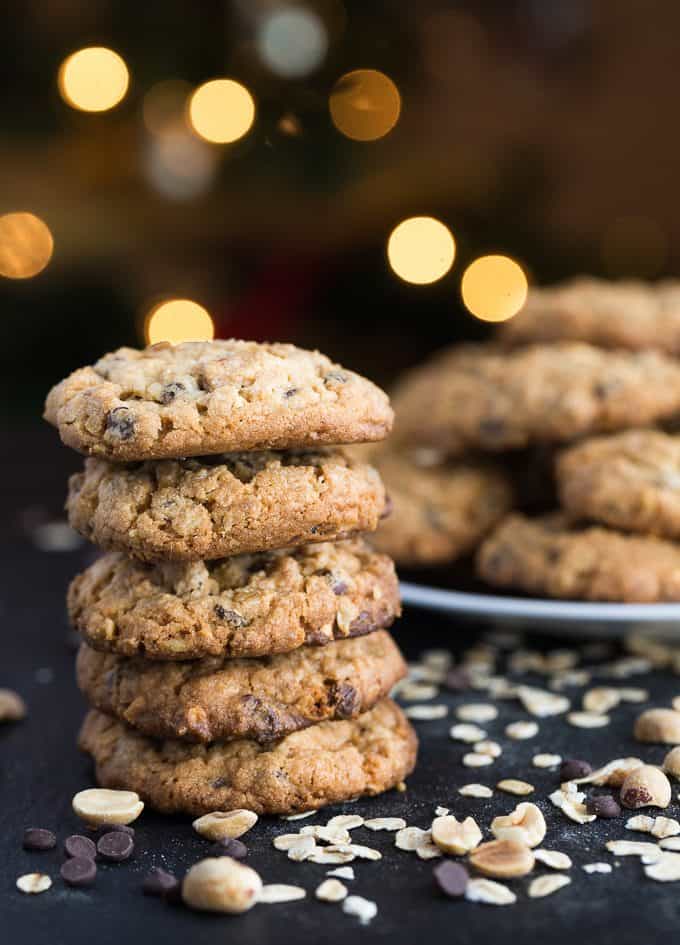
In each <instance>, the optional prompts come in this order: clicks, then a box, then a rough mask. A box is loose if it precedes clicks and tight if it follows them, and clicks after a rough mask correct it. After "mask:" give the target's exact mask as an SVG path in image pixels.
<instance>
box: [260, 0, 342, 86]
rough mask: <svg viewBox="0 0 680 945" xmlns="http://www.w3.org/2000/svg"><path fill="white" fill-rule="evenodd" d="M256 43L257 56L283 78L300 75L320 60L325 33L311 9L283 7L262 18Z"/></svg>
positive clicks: (306, 72) (292, 77) (324, 53)
mask: <svg viewBox="0 0 680 945" xmlns="http://www.w3.org/2000/svg"><path fill="white" fill-rule="evenodd" d="M256 44H257V51H258V54H259V56H260V59H261V60H262V62H263V63H264V64H265V66H267V68H268V69H270V70H271V72H273V73H274V74H275V75H278V76H281V77H282V78H284V79H299V78H302V76H306V75H309V74H310V72H314V70H315V69H318V68H319V66H320V65H321V63H322V62H323V60H324V57H325V55H326V52H327V51H328V34H327V32H326V27H325V25H324V23H323V21H322V20H321V18H320V17H319V16H318V15H317V14H316V13H314V11H312V10H305V9H303V8H302V7H284V8H282V9H279V10H275V11H274V12H273V13H271V14H269V15H268V16H266V17H265V18H264V19H263V20H262V22H261V24H260V27H259V29H258V33H257V40H256Z"/></svg>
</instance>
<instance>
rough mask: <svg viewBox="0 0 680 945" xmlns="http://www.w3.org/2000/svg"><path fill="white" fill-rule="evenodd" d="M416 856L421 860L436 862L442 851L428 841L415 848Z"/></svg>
mask: <svg viewBox="0 0 680 945" xmlns="http://www.w3.org/2000/svg"><path fill="white" fill-rule="evenodd" d="M416 856H417V857H418V858H419V859H421V860H436V859H438V858H439V857H440V856H442V851H441V850H440V849H439V847H438V846H437V844H436V843H432V841H431V840H430V841H428V842H426V843H423V844H421V845H420V846H419V847H416Z"/></svg>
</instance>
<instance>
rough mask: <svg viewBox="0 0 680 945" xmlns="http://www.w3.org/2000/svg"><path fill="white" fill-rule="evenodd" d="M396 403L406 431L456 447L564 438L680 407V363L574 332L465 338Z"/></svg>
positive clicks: (447, 448) (410, 436)
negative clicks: (500, 341)
mask: <svg viewBox="0 0 680 945" xmlns="http://www.w3.org/2000/svg"><path fill="white" fill-rule="evenodd" d="M394 405H395V410H396V411H397V416H398V424H397V431H396V436H397V439H398V440H400V441H402V442H406V443H412V444H421V445H422V444H425V445H429V446H435V447H436V448H438V449H440V450H441V451H443V452H445V453H448V454H449V455H453V454H460V453H461V452H463V451H465V450H467V449H482V450H491V451H500V450H506V449H511V448H518V447H524V446H527V445H529V444H531V443H550V442H565V441H568V440H571V439H574V438H576V437H579V436H583V435H585V434H587V433H598V432H600V433H603V432H609V431H618V430H624V429H629V428H631V427H636V426H638V427H639V426H644V425H645V424H649V423H651V422H653V421H655V420H660V419H662V418H664V417H670V416H671V415H673V414H674V413H676V412H678V411H680V363H678V362H677V361H676V360H674V359H672V358H670V357H666V356H664V355H662V354H658V353H656V352H654V351H641V352H629V351H603V350H601V349H599V348H595V347H593V346H592V345H587V344H576V343H569V342H562V343H558V344H554V345H530V346H527V347H524V348H516V349H513V350H510V351H504V350H501V349H499V348H495V347H493V346H484V345H464V346H461V347H456V348H452V349H448V350H447V351H444V352H442V353H441V354H439V355H438V356H437V357H436V358H434V359H433V360H432V361H431V362H430V363H428V364H426V365H424V366H423V367H420V368H417V369H416V370H415V371H413V372H411V373H410V374H409V375H407V376H406V378H405V379H404V381H403V382H402V383H401V384H400V386H399V387H398V389H397V390H396V392H395V395H394Z"/></svg>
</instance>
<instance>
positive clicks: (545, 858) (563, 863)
mask: <svg viewBox="0 0 680 945" xmlns="http://www.w3.org/2000/svg"><path fill="white" fill-rule="evenodd" d="M534 857H535V858H536V860H538V862H539V863H543V864H544V865H545V866H549V867H550V868H551V869H553V870H570V869H571V867H572V866H573V863H572V862H571V857H569V856H567V854H566V853H561V852H560V851H559V850H543V849H541V850H534Z"/></svg>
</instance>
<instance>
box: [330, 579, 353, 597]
mask: <svg viewBox="0 0 680 945" xmlns="http://www.w3.org/2000/svg"><path fill="white" fill-rule="evenodd" d="M331 587H332V588H333V593H334V594H335V596H336V597H342V595H343V594H346V593H347V591H348V590H349V584H348V583H347V581H343V580H334V581H333V583H332V584H331Z"/></svg>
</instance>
